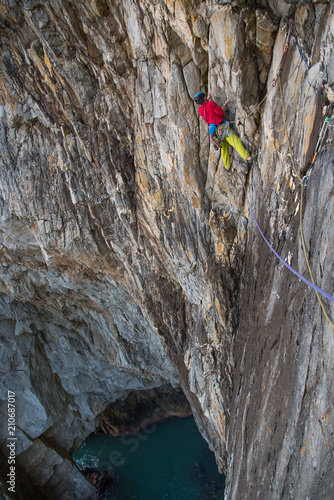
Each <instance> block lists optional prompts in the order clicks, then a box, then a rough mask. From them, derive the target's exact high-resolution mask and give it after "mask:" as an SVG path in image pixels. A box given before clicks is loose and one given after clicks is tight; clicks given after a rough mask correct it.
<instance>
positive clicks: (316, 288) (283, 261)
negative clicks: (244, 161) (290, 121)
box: [232, 135, 334, 302]
mask: <svg viewBox="0 0 334 500" xmlns="http://www.w3.org/2000/svg"><path fill="white" fill-rule="evenodd" d="M232 138H233V135H232ZM233 144H234V149H236V146H235V143H234V138H233ZM236 156H237V160H238V166H239V172H240V177H241V180H242V185H243V188H244V191H245V194H246V199H247V203H248V206H249V209H250V211H251V214H252V217H253V219H254V222H255V224H256V227H257V228H258V230H259V232H260V234H261V236H262V238H263V239H264V241H265V243H266V244H267V245H268V247H269V248H270V250H271V251H272V252H273V253H274V254H275V255H276V257H277V258H278V259H279V260H280V261H281V262H282V264H284V266H285V267H287V268H288V269H289V271H291V272H292V273H293V274H295V275H296V276H297V277H298V278H299V279H301V280H302V281H304V283H305V284H306V285H308V286H310V287H311V288H313V289H314V290H316V291H317V292H319V293H320V294H321V295H323V296H324V297H326V298H327V299H329V300H330V301H331V302H334V297H332V296H331V295H330V294H329V293H327V292H325V291H324V290H322V289H321V288H319V287H318V286H317V285H315V284H314V283H311V281H309V280H307V279H306V278H304V276H302V275H301V274H299V273H298V271H296V270H295V269H293V267H291V266H290V265H289V264H288V263H287V262H285V260H284V259H283V258H282V257H281V256H280V255H279V254H278V253H277V252H276V250H275V249H274V248H273V247H272V246H271V244H270V243H269V241H268V240H267V238H266V237H265V235H264V234H263V232H262V230H261V228H260V226H259V224H258V222H257V219H256V217H255V215H254V212H253V209H252V205H251V203H250V201H249V197H248V194H247V189H246V186H245V181H244V178H243V175H242V169H241V165H240V161H239V157H238V155H236Z"/></svg>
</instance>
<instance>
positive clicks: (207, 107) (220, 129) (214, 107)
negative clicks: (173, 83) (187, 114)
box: [194, 92, 253, 170]
mask: <svg viewBox="0 0 334 500" xmlns="http://www.w3.org/2000/svg"><path fill="white" fill-rule="evenodd" d="M194 101H195V102H196V103H197V104H200V107H199V109H198V112H199V114H200V115H201V116H202V117H203V118H204V120H205V121H206V122H207V124H208V125H209V133H210V137H211V140H212V142H213V145H214V148H215V149H221V155H222V158H223V162H224V166H225V168H226V170H230V168H231V159H230V155H229V150H228V149H229V144H231V146H233V147H234V148H235V149H236V150H237V152H238V153H239V155H240V156H241V157H242V158H243V159H244V160H247V161H248V162H250V161H252V159H253V158H252V156H251V155H250V154H249V152H248V151H247V150H246V149H245V148H244V147H243V145H242V142H241V140H240V139H239V137H238V136H237V135H236V134H235V132H233V130H232V129H231V128H230V124H229V123H228V122H227V121H226V120H225V119H224V113H225V111H226V108H227V105H228V104H229V103H230V102H231V100H230V99H227V101H226V102H225V104H224V105H223V106H222V107H220V106H218V104H216V103H215V102H214V101H212V98H211V94H209V95H207V96H206V97H205V94H204V92H198V93H197V94H196V95H195V97H194Z"/></svg>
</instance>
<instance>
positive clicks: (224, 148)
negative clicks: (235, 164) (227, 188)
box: [221, 140, 231, 170]
mask: <svg viewBox="0 0 334 500" xmlns="http://www.w3.org/2000/svg"><path fill="white" fill-rule="evenodd" d="M228 148H229V146H228V143H227V142H226V141H225V140H224V141H223V145H222V147H221V152H222V158H223V162H224V166H225V168H226V170H230V168H231V158H230V153H229V149H228Z"/></svg>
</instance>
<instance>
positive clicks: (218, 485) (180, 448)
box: [73, 417, 224, 500]
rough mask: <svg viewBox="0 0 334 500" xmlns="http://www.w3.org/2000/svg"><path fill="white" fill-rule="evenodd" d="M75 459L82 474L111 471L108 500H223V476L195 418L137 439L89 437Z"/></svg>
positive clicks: (139, 434)
mask: <svg viewBox="0 0 334 500" xmlns="http://www.w3.org/2000/svg"><path fill="white" fill-rule="evenodd" d="M73 458H74V460H75V462H76V463H77V465H78V467H79V468H80V469H83V468H84V467H90V468H91V469H94V470H98V471H101V470H104V469H111V470H113V471H114V473H115V481H114V482H113V484H112V486H111V487H110V491H107V492H106V493H105V494H104V496H103V498H104V499H106V500H209V499H210V500H211V499H215V498H218V499H222V498H223V493H224V476H223V475H221V474H219V473H218V469H217V465H216V462H215V459H214V455H213V453H212V452H211V451H210V450H209V448H208V445H207V443H206V441H205V440H204V439H203V438H202V436H201V434H200V433H199V431H198V429H197V427H196V424H195V421H194V419H193V417H188V418H183V419H177V418H170V419H168V420H165V421H164V422H160V423H157V424H156V423H154V424H152V425H150V426H149V427H147V428H146V429H142V430H140V431H139V432H137V433H136V434H134V435H129V436H123V437H120V438H116V437H113V436H110V435H106V434H102V435H101V434H99V435H91V436H89V437H88V438H87V439H86V440H85V441H84V442H83V444H82V445H81V446H80V448H79V449H78V450H77V451H76V452H75V453H74V455H73Z"/></svg>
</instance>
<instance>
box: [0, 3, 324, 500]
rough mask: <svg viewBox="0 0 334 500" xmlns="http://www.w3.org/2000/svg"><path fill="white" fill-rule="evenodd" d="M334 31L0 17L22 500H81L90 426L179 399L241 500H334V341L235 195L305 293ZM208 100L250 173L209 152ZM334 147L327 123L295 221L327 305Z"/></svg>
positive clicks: (76, 13)
mask: <svg viewBox="0 0 334 500" xmlns="http://www.w3.org/2000/svg"><path fill="white" fill-rule="evenodd" d="M290 19H291V22H290V24H289V20H290ZM289 26H290V27H291V33H290V39H289V46H288V50H287V52H286V54H285V56H284V60H283V65H282V72H281V74H280V79H279V80H278V79H277V84H276V86H275V87H274V86H272V81H273V80H274V79H275V77H276V75H277V70H278V68H279V67H280V61H281V57H282V54H283V52H284V47H285V43H286V38H287V33H288V29H289ZM333 32H334V13H333V5H332V4H330V2H326V1H319V2H318V1H313V2H312V3H311V2H303V1H300V2H298V1H294V2H292V0H291V2H288V1H283V0H280V1H278V2H273V1H269V2H264V1H262V0H260V1H257V2H256V1H217V2H214V1H211V0H208V1H206V2H200V1H197V0H194V1H186V0H175V1H169V0H168V1H167V0H154V1H153V0H152V1H149V0H136V1H134V0H122V1H118V0H79V1H75V2H74V1H70V0H46V1H45V2H37V1H34V0H22V1H18V0H3V1H2V2H1V4H0V34H1V59H0V65H1V66H0V67H1V79H0V83H1V94H0V115H1V119H0V137H1V156H0V167H1V170H0V176H1V177H0V210H1V219H0V316H1V322H0V336H1V386H0V387H1V394H0V397H1V400H2V401H1V404H2V407H3V408H4V411H2V412H1V419H2V420H1V433H0V438H1V439H0V440H1V444H2V450H3V451H2V453H3V457H2V467H1V473H2V478H3V486H2V490H3V495H5V497H6V496H7V495H8V498H11V497H10V492H9V491H8V485H7V484H6V479H4V478H5V477H6V474H7V472H8V463H7V454H8V450H7V448H6V443H7V441H6V440H7V438H8V415H7V402H8V391H12V392H15V398H16V399H15V405H16V437H17V445H16V450H15V452H16V464H15V466H16V473H17V477H16V494H17V495H20V496H21V497H22V498H38V497H39V496H40V497H41V498H43V497H44V495H46V498H48V499H51V498H55V499H58V498H61V499H66V498H68V499H72V498H73V499H74V498H80V499H84V498H91V497H92V495H93V493H94V489H93V488H92V487H91V486H90V485H89V484H88V483H87V482H86V480H85V479H84V478H83V476H82V475H81V474H80V472H79V471H78V470H77V469H76V467H75V466H74V464H73V462H72V459H71V454H72V453H73V452H74V451H75V449H76V448H77V447H78V446H79V444H80V443H81V442H82V440H83V439H84V437H85V436H87V435H88V434H89V433H90V432H91V431H92V430H93V429H94V428H95V426H96V425H97V422H98V416H99V415H100V414H101V412H102V411H103V410H105V409H106V407H107V406H108V405H109V404H111V403H113V402H114V401H116V400H119V399H122V398H124V399H125V398H126V396H127V395H128V394H129V392H130V391H136V390H151V389H154V388H159V387H166V384H167V385H168V386H169V387H175V388H176V389H177V390H178V388H179V387H181V388H182V390H183V392H184V393H185V395H186V397H187V399H188V401H189V403H190V406H191V408H192V411H193V414H194V416H195V419H196V422H197V425H198V427H199V429H200V431H201V433H202V434H203V436H204V437H205V438H206V440H207V441H208V443H209V445H210V447H211V448H212V450H214V452H215V455H216V460H217V464H218V467H219V469H220V470H221V471H224V472H225V473H226V498H227V499H229V500H232V499H238V500H240V499H255V498H261V499H263V498H267V499H279V498H285V499H290V498H294V499H305V498H312V499H313V498H314V499H318V498H330V496H331V494H330V492H331V491H333V489H334V484H333V481H334V479H333V478H334V474H333V472H334V470H333V469H334V463H333V444H334V443H333V430H334V429H333V421H334V419H333V369H334V366H333V360H334V352H333V349H334V344H333V328H332V327H331V325H330V323H329V322H328V320H327V319H326V317H325V315H324V313H323V312H322V309H321V307H320V305H319V302H318V301H317V297H316V295H315V293H314V291H313V290H311V289H310V288H309V287H307V286H306V285H305V284H304V283H302V282H301V281H300V280H298V278H297V277H296V276H294V275H293V274H291V273H290V272H289V271H288V270H287V269H286V268H285V267H284V266H283V265H282V264H281V263H280V262H279V261H278V260H277V258H276V257H275V256H274V255H273V254H272V253H271V252H270V250H269V248H268V247H267V245H266V243H265V242H264V241H263V239H262V238H261V236H260V235H259V233H258V231H257V229H256V226H255V223H254V221H253V219H252V216H251V213H250V210H249V207H248V204H247V200H246V198H245V194H244V191H243V186H242V182H241V175H242V176H243V178H244V181H245V185H246V188H247V192H248V197H249V200H250V203H251V205H252V209H253V211H254V214H255V216H256V218H257V220H258V222H259V224H260V227H261V228H262V230H263V232H264V234H265V236H266V238H267V239H268V240H269V242H270V243H271V245H273V247H274V248H275V249H276V250H277V251H278V253H279V254H280V255H282V257H283V258H284V259H286V260H287V261H288V262H289V263H290V264H291V266H292V267H294V268H295V269H297V270H298V271H299V272H300V273H301V274H303V275H304V276H305V277H306V278H308V279H309V275H308V269H307V265H306V260H305V256H304V252H303V250H302V245H301V239H300V233H299V231H300V222H299V214H300V209H301V192H300V179H301V178H302V177H303V175H304V174H305V173H306V171H307V169H308V166H309V165H310V162H311V160H312V158H313V154H314V151H315V147H316V144H317V140H318V136H319V133H320V130H321V126H322V123H323V120H324V111H326V109H325V110H324V107H325V106H327V113H330V112H331V110H332V107H331V104H332V103H333V84H334V58H333V41H334V40H333ZM199 90H203V91H205V92H206V91H208V90H209V91H210V92H211V93H212V95H213V98H214V100H215V101H216V102H217V103H218V104H219V105H223V103H224V102H225V100H226V98H227V97H230V98H231V100H232V103H231V104H230V105H229V108H228V119H229V120H230V122H231V126H232V128H233V129H234V130H235V131H236V132H237V134H238V135H239V136H240V137H241V139H242V141H243V143H244V144H245V146H246V147H247V148H249V150H251V149H253V150H254V149H257V151H258V156H257V158H256V160H255V161H254V162H253V164H252V165H251V167H249V166H248V165H246V164H245V163H244V162H243V163H242V164H241V170H242V174H241V173H240V171H239V164H238V162H237V157H236V156H235V153H232V151H231V154H232V156H233V159H232V169H231V171H229V172H227V171H226V170H225V169H224V166H223V164H222V160H221V159H220V154H219V152H215V151H214V149H213V148H212V146H211V145H210V141H209V136H208V128H207V125H206V123H205V122H204V121H203V120H202V119H200V117H199V115H198V113H197V106H196V105H195V103H194V101H193V96H194V94H195V93H196V92H198V91H199ZM264 98H265V99H264ZM332 123H333V122H330V125H332ZM332 147H333V128H332V126H330V127H329V128H328V132H327V134H326V136H325V138H324V142H323V147H322V150H321V152H320V154H319V156H318V159H317V161H316V163H315V167H314V170H313V171H312V176H311V178H310V181H309V183H308V184H307V185H306V186H305V189H304V195H303V207H302V208H303V229H304V234H305V242H306V247H307V254H308V258H309V260H310V266H311V268H312V272H313V274H314V279H315V282H316V283H317V285H318V286H320V287H321V288H323V289H325V290H326V291H327V292H329V293H331V294H332V293H333V262H334V252H333V247H334V245H333V243H334V241H333V234H334V232H333V165H334V156H333V153H332ZM323 301H324V307H325V310H326V311H327V314H328V315H329V316H330V317H331V318H333V316H334V309H333V305H332V303H330V302H329V301H328V300H326V299H323ZM27 495H28V496H27ZM29 495H30V496H29Z"/></svg>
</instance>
